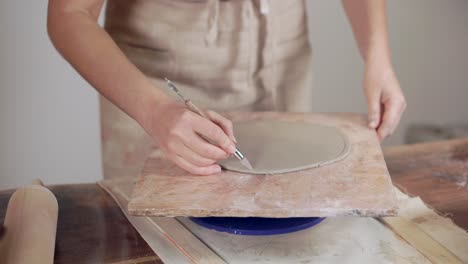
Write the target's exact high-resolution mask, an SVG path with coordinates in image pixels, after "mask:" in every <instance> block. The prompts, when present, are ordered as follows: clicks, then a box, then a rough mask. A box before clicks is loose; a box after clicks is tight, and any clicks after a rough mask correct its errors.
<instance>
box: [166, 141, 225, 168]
mask: <svg viewBox="0 0 468 264" xmlns="http://www.w3.org/2000/svg"><path fill="white" fill-rule="evenodd" d="M168 149H169V151H170V152H171V153H174V154H177V155H179V156H181V157H182V158H184V159H185V160H187V161H189V162H190V163H192V164H194V165H196V166H208V165H211V164H214V163H215V162H216V160H213V159H208V158H205V157H202V156H201V155H199V154H198V153H196V152H195V151H193V150H191V149H190V148H189V147H187V146H186V145H185V144H184V143H183V142H182V141H177V142H171V143H170V144H169V145H168Z"/></svg>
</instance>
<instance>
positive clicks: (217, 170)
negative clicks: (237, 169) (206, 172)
mask: <svg viewBox="0 0 468 264" xmlns="http://www.w3.org/2000/svg"><path fill="white" fill-rule="evenodd" d="M213 172H214V173H220V172H221V166H216V169H214V170H213Z"/></svg>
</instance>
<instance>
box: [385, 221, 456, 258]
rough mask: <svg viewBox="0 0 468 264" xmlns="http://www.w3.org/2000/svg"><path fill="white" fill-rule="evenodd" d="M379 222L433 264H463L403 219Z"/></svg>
mask: <svg viewBox="0 0 468 264" xmlns="http://www.w3.org/2000/svg"><path fill="white" fill-rule="evenodd" d="M379 220H380V221H381V222H382V223H383V224H384V225H386V226H388V227H389V228H390V229H391V230H392V231H393V232H395V234H396V235H398V236H400V237H401V238H403V239H404V240H405V241H406V242H408V244H410V245H411V246H412V247H413V248H415V249H417V250H418V251H419V252H420V253H421V254H423V255H424V256H425V257H426V258H427V259H428V260H430V261H431V262H432V263H440V264H442V263H443V264H463V262H462V261H461V260H460V259H459V258H457V256H455V255H454V254H453V253H452V252H450V251H449V250H448V249H447V248H445V247H444V246H443V245H441V244H440V243H439V242H437V241H436V240H434V239H432V237H431V236H429V235H428V234H426V233H425V232H424V231H422V230H421V229H419V228H418V226H417V225H415V224H414V223H412V222H410V221H407V220H405V219H403V218H401V217H382V218H380V219H379Z"/></svg>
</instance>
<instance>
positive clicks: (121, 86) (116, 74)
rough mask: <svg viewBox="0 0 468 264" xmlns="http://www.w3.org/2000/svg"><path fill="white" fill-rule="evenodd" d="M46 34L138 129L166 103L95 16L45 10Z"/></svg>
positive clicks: (73, 64) (90, 13) (77, 11)
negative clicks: (128, 116)
mask: <svg viewBox="0 0 468 264" xmlns="http://www.w3.org/2000/svg"><path fill="white" fill-rule="evenodd" d="M98 13H99V12H98ZM48 30H49V35H50V38H51V40H52V42H53V43H54V45H55V47H56V48H57V50H58V51H59V52H60V53H61V54H62V55H63V57H64V58H65V59H66V60H67V61H68V62H69V63H70V64H71V65H72V66H73V67H74V68H75V69H76V70H77V71H78V72H79V73H80V74H81V75H82V76H83V77H84V78H85V79H86V80H87V81H88V82H89V83H90V84H91V85H92V86H93V87H95V89H96V90H97V91H98V92H99V93H101V94H102V95H104V96H105V97H106V98H108V99H109V100H110V101H112V102H113V103H114V104H115V105H117V106H118V107H119V108H121V109H122V110H123V111H125V112H126V113H127V114H129V115H130V116H131V117H133V118H134V119H135V120H137V121H138V122H139V123H140V124H141V125H142V126H144V123H147V122H149V121H147V119H149V118H150V117H148V116H149V115H148V113H149V112H151V111H152V109H154V107H155V106H156V105H158V104H161V103H164V102H166V101H167V100H168V99H167V97H166V95H165V94H164V93H163V92H162V91H161V90H159V89H157V88H155V87H154V86H153V84H152V83H151V81H150V80H149V79H148V78H146V77H145V76H144V74H143V73H142V72H141V71H139V70H138V68H136V67H135V66H134V65H133V64H132V63H131V62H130V61H129V60H128V59H127V58H126V56H125V54H123V52H122V51H121V50H120V49H119V47H118V46H117V45H116V44H115V42H114V41H113V40H112V39H111V37H110V36H109V35H108V34H107V33H106V32H105V31H104V30H103V29H102V28H101V27H100V26H99V25H98V24H97V14H95V13H92V12H88V11H87V10H78V9H77V10H73V9H72V10H63V9H58V8H57V9H52V10H51V8H50V7H49V18H48Z"/></svg>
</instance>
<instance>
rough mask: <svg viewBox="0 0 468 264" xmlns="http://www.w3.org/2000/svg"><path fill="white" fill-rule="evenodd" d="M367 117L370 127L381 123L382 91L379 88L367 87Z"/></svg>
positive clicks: (375, 126)
mask: <svg viewBox="0 0 468 264" xmlns="http://www.w3.org/2000/svg"><path fill="white" fill-rule="evenodd" d="M366 97H367V109H368V110H367V119H368V126H369V127H370V128H377V127H378V126H379V124H380V117H381V114H380V113H381V110H382V109H381V104H380V97H381V93H380V90H378V89H367V91H366Z"/></svg>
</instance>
